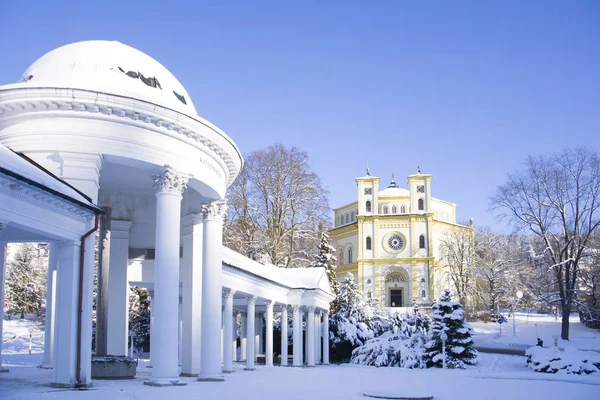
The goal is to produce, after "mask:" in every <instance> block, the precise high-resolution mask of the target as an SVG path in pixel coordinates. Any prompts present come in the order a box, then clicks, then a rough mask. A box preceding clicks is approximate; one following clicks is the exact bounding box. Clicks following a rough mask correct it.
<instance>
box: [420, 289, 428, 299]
mask: <svg viewBox="0 0 600 400" xmlns="http://www.w3.org/2000/svg"><path fill="white" fill-rule="evenodd" d="M421 297H422V298H426V297H427V296H426V295H425V290H421Z"/></svg>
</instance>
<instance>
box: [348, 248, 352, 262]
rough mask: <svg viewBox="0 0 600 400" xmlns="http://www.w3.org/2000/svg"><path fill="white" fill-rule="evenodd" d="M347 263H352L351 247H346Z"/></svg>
mask: <svg viewBox="0 0 600 400" xmlns="http://www.w3.org/2000/svg"><path fill="white" fill-rule="evenodd" d="M348 264H352V247H350V248H349V249H348Z"/></svg>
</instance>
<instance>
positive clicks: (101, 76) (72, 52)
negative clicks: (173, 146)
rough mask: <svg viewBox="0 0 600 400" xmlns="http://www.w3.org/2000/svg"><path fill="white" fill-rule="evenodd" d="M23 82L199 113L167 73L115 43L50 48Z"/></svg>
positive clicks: (172, 77)
mask: <svg viewBox="0 0 600 400" xmlns="http://www.w3.org/2000/svg"><path fill="white" fill-rule="evenodd" d="M21 84H23V85H26V86H31V87H56V88H69V89H84V90H92V91H95V92H102V93H110V94H114V95H117V96H124V97H132V98H136V99H140V100H144V101H147V102H150V103H153V104H157V105H159V106H162V107H166V108H170V109H173V110H176V111H179V112H181V113H183V114H186V115H190V116H196V115H197V112H196V109H195V108H194V104H193V103H192V100H191V99H190V96H189V95H188V93H187V91H186V90H185V88H184V87H183V85H182V84H181V83H179V81H178V80H177V78H175V76H173V74H171V73H170V72H169V70H167V69H166V68H165V67H163V66H162V65H161V64H160V63H159V62H158V61H156V60H155V59H153V58H152V57H150V56H148V55H146V54H144V53H142V52H141V51H139V50H136V49H134V48H133V47H129V46H127V45H124V44H122V43H119V42H116V41H105V40H93V41H86V42H77V43H72V44H68V45H66V46H62V47H59V48H57V49H55V50H52V51H51V52H49V53H46V54H45V55H43V56H42V57H41V58H39V59H38V60H37V61H36V62H34V63H33V64H32V65H31V66H30V67H29V68H27V70H26V71H25V73H24V74H23V78H22V81H21Z"/></svg>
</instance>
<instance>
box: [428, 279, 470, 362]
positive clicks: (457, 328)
mask: <svg viewBox="0 0 600 400" xmlns="http://www.w3.org/2000/svg"><path fill="white" fill-rule="evenodd" d="M432 310H433V314H432V317H431V318H432V320H433V321H432V326H431V330H430V332H429V341H428V342H427V344H426V345H425V350H426V352H425V361H426V363H427V366H428V367H442V366H443V358H444V357H443V353H442V340H441V338H440V335H441V333H442V332H445V333H446V335H447V336H448V339H447V340H446V367H447V368H465V367H466V366H467V365H475V364H476V363H477V350H475V347H474V344H473V338H472V337H471V336H472V333H473V329H472V328H471V325H469V324H468V323H467V322H465V315H464V312H463V309H462V305H461V304H460V303H457V302H454V301H452V296H451V295H450V291H449V290H445V291H444V294H442V296H441V297H440V301H439V302H438V303H435V304H434V305H433V307H432Z"/></svg>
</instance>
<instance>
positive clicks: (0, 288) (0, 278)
mask: <svg viewBox="0 0 600 400" xmlns="http://www.w3.org/2000/svg"><path fill="white" fill-rule="evenodd" d="M5 228H6V224H5V223H3V222H0V232H2V231H3V230H4V229H5ZM5 271H6V242H0V372H8V369H7V368H4V367H3V366H2V322H3V321H4V276H5Z"/></svg>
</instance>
